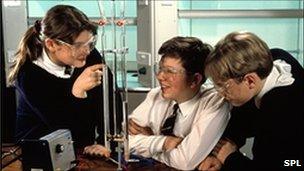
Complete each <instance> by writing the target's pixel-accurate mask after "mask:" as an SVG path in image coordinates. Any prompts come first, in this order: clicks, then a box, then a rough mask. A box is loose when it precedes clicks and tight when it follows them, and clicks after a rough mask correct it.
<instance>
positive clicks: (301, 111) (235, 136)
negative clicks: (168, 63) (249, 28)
mask: <svg viewBox="0 0 304 171" xmlns="http://www.w3.org/2000/svg"><path fill="white" fill-rule="evenodd" d="M205 65H206V67H205V73H206V75H207V76H209V77H211V78H212V80H213V82H214V85H215V86H216V87H217V90H218V91H219V92H220V93H221V94H222V96H223V97H225V98H226V99H227V100H228V101H229V102H231V103H232V105H233V106H234V108H233V109H232V111H231V120H230V121H229V124H228V126H227V128H226V131H225V134H224V138H222V139H221V140H220V141H219V142H218V144H217V145H216V147H215V148H214V150H213V152H212V154H213V155H214V156H215V157H217V159H218V160H219V161H220V162H221V163H223V164H224V167H223V170H232V171H241V170H242V171H243V170H246V171H251V170H252V171H257V170H297V169H301V170H303V144H304V143H303V139H304V134H303V133H304V132H303V130H304V128H303V116H304V108H303V100H304V70H303V67H302V66H301V65H300V64H299V63H298V62H297V60H295V59H294V57H293V56H291V55H290V54H289V53H288V52H286V51H284V50H282V49H271V50H270V49H269V48H268V46H267V44H266V43H265V42H264V41H263V40H261V39H260V38H259V37H257V36H256V35H255V34H253V33H250V32H233V33H230V34H228V35H227V36H226V37H225V38H224V39H222V40H221V41H220V42H218V43H217V45H216V46H215V49H214V51H213V52H212V53H211V54H210V55H209V56H208V58H207V60H206V63H205ZM249 137H254V144H253V148H252V152H253V160H250V159H249V158H248V157H246V156H244V155H243V154H242V153H240V152H239V151H238V149H239V148H240V147H241V146H243V145H244V144H245V141H246V138H249ZM211 158H212V157H209V158H208V159H207V160H206V161H204V162H203V163H202V164H201V166H200V168H201V169H203V170H204V169H205V170H208V169H209V168H208V167H209V166H210V165H212V164H211V163H212V162H215V163H216V162H217V161H216V160H215V158H213V159H214V160H213V159H212V160H211ZM290 160H293V161H298V163H299V164H300V165H301V164H302V166H300V165H298V166H296V164H293V165H291V163H290Z"/></svg>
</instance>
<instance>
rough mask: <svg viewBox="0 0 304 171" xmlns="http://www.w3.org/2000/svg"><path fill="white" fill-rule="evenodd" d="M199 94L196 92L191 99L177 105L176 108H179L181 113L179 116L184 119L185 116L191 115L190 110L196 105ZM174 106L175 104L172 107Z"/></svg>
mask: <svg viewBox="0 0 304 171" xmlns="http://www.w3.org/2000/svg"><path fill="white" fill-rule="evenodd" d="M199 94H200V91H198V92H197V94H196V95H195V96H194V97H192V98H191V99H189V100H187V101H185V102H183V103H181V104H178V107H179V110H180V111H181V114H182V115H183V116H184V117H185V116H187V115H189V114H190V113H191V110H193V109H194V107H193V106H194V105H195V103H198V100H197V99H198V98H199V97H200V96H199ZM174 104H176V102H174V103H173V105H174Z"/></svg>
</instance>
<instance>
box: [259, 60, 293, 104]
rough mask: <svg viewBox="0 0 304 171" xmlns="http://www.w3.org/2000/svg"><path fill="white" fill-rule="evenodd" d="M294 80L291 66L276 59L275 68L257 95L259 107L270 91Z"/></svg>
mask: <svg viewBox="0 0 304 171" xmlns="http://www.w3.org/2000/svg"><path fill="white" fill-rule="evenodd" d="M294 80H295V79H294V78H293V77H292V73H291V66H290V65H289V64H288V63H286V62H285V61H283V60H280V59H279V60H275V61H274V62H273V68H272V70H271V72H270V74H269V75H268V76H267V78H266V81H265V84H264V85H263V88H262V90H261V91H260V93H259V94H258V95H257V96H256V97H255V104H256V105H257V107H258V108H259V107H260V103H261V99H262V97H263V96H264V94H266V93H267V92H268V91H270V90H271V89H273V88H275V87H282V86H287V85H291V84H292V83H293V82H294Z"/></svg>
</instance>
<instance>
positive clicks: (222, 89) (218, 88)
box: [213, 76, 244, 93]
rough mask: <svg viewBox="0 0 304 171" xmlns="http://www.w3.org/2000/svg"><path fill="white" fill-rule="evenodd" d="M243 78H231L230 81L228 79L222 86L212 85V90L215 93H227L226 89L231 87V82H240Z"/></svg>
mask: <svg viewBox="0 0 304 171" xmlns="http://www.w3.org/2000/svg"><path fill="white" fill-rule="evenodd" d="M243 78H244V77H243V76H240V77H237V78H232V79H228V80H227V81H226V82H225V83H223V84H222V85H219V84H216V83H213V85H214V88H215V90H216V91H218V92H219V93H224V92H225V93H227V91H228V89H229V88H230V87H231V80H235V81H236V82H239V83H240V82H242V81H243Z"/></svg>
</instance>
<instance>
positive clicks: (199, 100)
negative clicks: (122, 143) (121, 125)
mask: <svg viewBox="0 0 304 171" xmlns="http://www.w3.org/2000/svg"><path fill="white" fill-rule="evenodd" d="M174 103H175V102H173V101H170V100H166V99H164V98H163V97H162V95H161V89H160V88H159V87H158V88H155V89H152V90H151V91H150V92H149V93H148V95H147V97H146V99H145V100H144V101H143V102H142V103H141V104H140V105H139V106H138V107H137V108H136V109H135V110H134V111H133V113H132V114H131V115H130V119H132V120H133V121H135V122H136V123H137V124H139V125H140V126H142V127H150V128H151V129H152V131H153V132H154V135H152V136H146V135H142V134H140V135H130V136H129V140H130V141H129V145H130V151H131V152H133V153H134V154H137V155H141V156H144V157H153V158H154V159H156V160H158V161H160V162H163V163H165V164H167V165H169V166H171V167H175V168H178V169H182V170H192V169H194V168H195V167H197V166H198V164H199V163H200V162H201V161H202V160H203V159H204V158H205V157H207V156H208V154H209V153H210V152H211V151H212V149H213V148H214V146H215V145H216V143H217V142H218V140H219V139H220V137H221V135H222V134H223V132H224V130H225V128H226V126H227V124H228V121H229V118H230V109H231V105H230V104H229V103H228V102H227V101H225V100H224V98H223V97H221V96H220V95H219V94H218V93H217V92H216V91H215V90H214V89H213V88H207V87H205V86H202V87H201V89H200V91H199V93H198V94H197V95H196V96H195V97H193V98H192V99H190V100H188V101H186V102H183V103H181V104H179V107H180V110H181V114H179V115H178V116H177V119H176V120H177V121H176V122H175V126H174V134H175V135H176V136H179V137H182V138H184V139H183V141H182V142H181V144H179V145H178V146H177V148H175V149H173V150H171V151H163V150H162V147H163V144H164V141H165V139H166V136H164V135H160V128H161V126H162V124H163V123H164V121H165V119H166V118H167V117H168V116H169V115H171V114H172V113H173V111H172V110H173V105H174Z"/></svg>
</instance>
